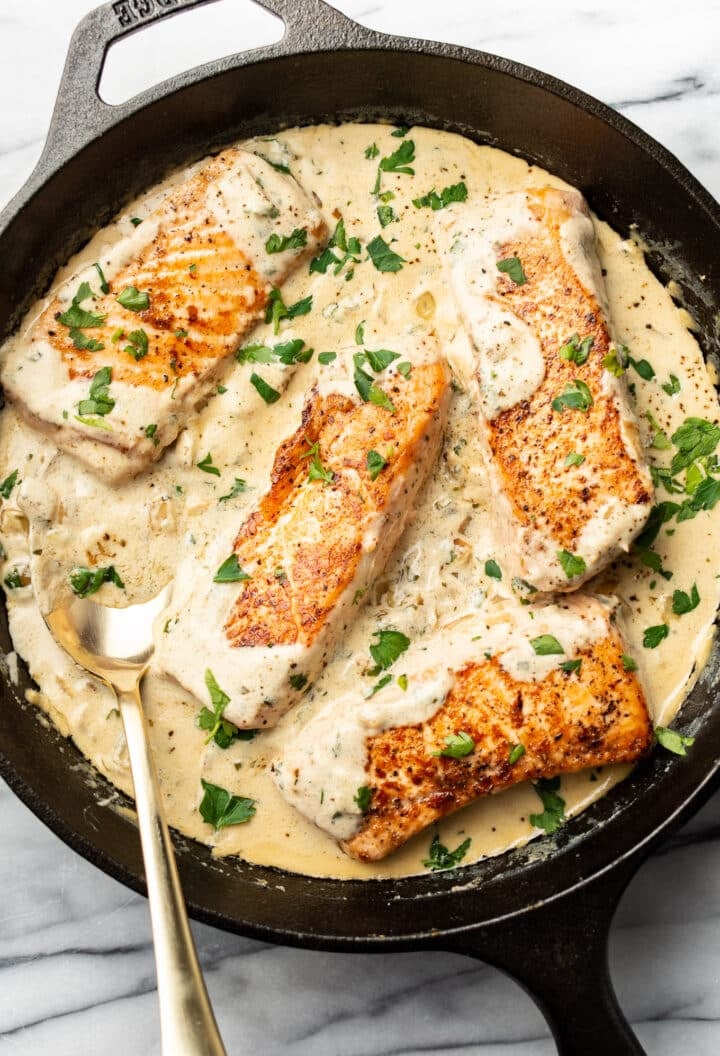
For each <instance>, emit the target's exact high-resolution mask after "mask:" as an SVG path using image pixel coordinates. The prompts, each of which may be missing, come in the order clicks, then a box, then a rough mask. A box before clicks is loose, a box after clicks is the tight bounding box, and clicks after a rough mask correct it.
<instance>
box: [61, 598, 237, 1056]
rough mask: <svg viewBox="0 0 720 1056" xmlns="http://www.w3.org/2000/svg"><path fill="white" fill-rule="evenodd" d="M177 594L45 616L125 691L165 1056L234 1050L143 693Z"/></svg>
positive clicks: (85, 662) (210, 1055)
mask: <svg viewBox="0 0 720 1056" xmlns="http://www.w3.org/2000/svg"><path fill="white" fill-rule="evenodd" d="M170 593H171V586H170V585H168V586H167V587H165V588H164V589H163V590H161V591H160V592H159V594H156V595H155V597H154V598H151V599H150V601H147V602H144V603H142V604H139V605H128V606H127V607H125V608H122V609H116V608H110V607H108V606H105V605H100V604H99V603H98V602H97V601H96V600H90V599H88V598H81V597H77V598H73V599H71V600H70V601H69V602H68V603H67V604H66V605H64V606H60V607H58V608H56V609H54V610H53V611H52V612H50V613H49V614H48V615H46V616H45V622H46V623H47V625H48V628H49V629H50V632H51V634H52V635H53V637H54V638H55V640H56V641H57V642H58V644H59V645H61V646H62V648H63V649H64V650H65V651H66V652H67V653H68V654H69V655H70V656H71V657H72V658H73V660H74V661H75V662H76V663H77V664H79V665H80V666H81V667H83V668H85V670H87V671H90V672H91V674H93V675H96V676H97V677H98V678H100V679H102V681H103V682H105V684H106V685H107V686H109V687H110V688H111V689H112V690H113V691H114V692H115V694H116V696H117V701H118V707H119V710H120V714H121V716H122V721H123V725H124V728H125V739H126V741H127V748H128V756H129V758H130V769H131V771H132V779H133V786H134V789H135V806H136V810H137V817H138V828H139V829H140V841H141V844H142V852H143V861H144V864H145V879H146V882H147V892H148V901H149V903H150V919H151V923H152V932H153V942H154V946H155V965H156V969H157V985H158V1000H159V1004H160V1027H161V1035H162V1052H163V1056H226V1054H225V1048H224V1046H223V1043H222V1039H221V1037H220V1033H219V1031H218V1028H217V1024H216V1022H215V1017H214V1015H213V1011H212V1006H211V1004H210V999H209V997H208V994H207V990H206V988H205V982H204V980H203V976H202V972H201V970H200V965H199V963H198V959H197V952H196V950H195V943H194V941H193V937H192V933H191V931H190V925H189V923H188V918H187V911H186V909H185V902H184V899H183V895H182V890H181V887H180V878H179V876H178V871H177V865H176V864H175V854H174V851H173V846H172V841H171V839H170V832H169V829H168V826H167V822H166V821H165V817H164V814H163V807H162V797H161V795H160V789H159V786H158V781H157V775H156V773H155V766H154V764H153V759H152V750H151V747H150V741H149V737H148V729H147V723H146V721H145V713H144V711H143V706H142V701H141V699H140V682H141V680H142V677H143V675H144V674H145V671H146V670H147V666H148V664H149V662H150V659H151V657H152V654H153V652H154V649H155V643H154V640H153V625H154V623H155V619H156V618H157V617H158V616H159V615H160V613H161V612H162V611H163V609H164V608H165V607H166V605H167V603H168V601H169V600H170Z"/></svg>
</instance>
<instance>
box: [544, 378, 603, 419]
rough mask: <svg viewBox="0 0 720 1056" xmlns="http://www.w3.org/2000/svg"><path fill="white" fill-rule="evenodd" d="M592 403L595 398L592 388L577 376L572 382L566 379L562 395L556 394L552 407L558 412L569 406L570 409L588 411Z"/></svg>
mask: <svg viewBox="0 0 720 1056" xmlns="http://www.w3.org/2000/svg"><path fill="white" fill-rule="evenodd" d="M592 405H593V398H592V394H591V392H590V389H589V388H588V387H587V385H586V384H585V382H584V381H580V379H579V378H575V379H574V380H573V381H572V382H569V381H566V382H565V388H564V389H563V391H562V393H561V395H560V396H556V397H555V399H554V400H553V401H552V409H553V410H554V411H558V412H559V411H563V410H565V408H566V407H567V408H568V409H569V410H573V411H583V412H585V413H587V412H588V411H589V410H590V408H591V407H592Z"/></svg>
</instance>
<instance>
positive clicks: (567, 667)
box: [559, 657, 582, 675]
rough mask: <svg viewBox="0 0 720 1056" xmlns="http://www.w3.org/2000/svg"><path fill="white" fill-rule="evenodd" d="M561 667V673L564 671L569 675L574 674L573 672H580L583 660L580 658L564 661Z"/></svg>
mask: <svg viewBox="0 0 720 1056" xmlns="http://www.w3.org/2000/svg"><path fill="white" fill-rule="evenodd" d="M559 666H560V670H561V671H564V672H565V673H566V674H568V675H569V674H572V672H573V671H579V670H580V668H581V667H582V658H580V657H578V659H577V660H563V662H562V663H561V664H560V665H559Z"/></svg>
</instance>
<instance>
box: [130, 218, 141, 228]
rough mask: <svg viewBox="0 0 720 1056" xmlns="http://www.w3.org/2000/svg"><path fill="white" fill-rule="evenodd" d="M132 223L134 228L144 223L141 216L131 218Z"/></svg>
mask: <svg viewBox="0 0 720 1056" xmlns="http://www.w3.org/2000/svg"><path fill="white" fill-rule="evenodd" d="M130 223H131V224H132V225H133V227H139V225H140V224H141V223H142V220H141V219H140V217H139V216H131V217H130Z"/></svg>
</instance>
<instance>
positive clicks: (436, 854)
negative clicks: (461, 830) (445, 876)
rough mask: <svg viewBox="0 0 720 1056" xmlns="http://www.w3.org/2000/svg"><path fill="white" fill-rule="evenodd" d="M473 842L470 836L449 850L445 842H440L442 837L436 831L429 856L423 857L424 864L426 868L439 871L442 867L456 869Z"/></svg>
mask: <svg viewBox="0 0 720 1056" xmlns="http://www.w3.org/2000/svg"><path fill="white" fill-rule="evenodd" d="M471 842H472V840H471V839H470V837H469V836H468V838H467V839H466V840H463V842H462V843H461V844H460V845H459V847H456V848H455V850H454V851H449V850H448V849H447V847H446V846H445V845H444V844H442V843H440V837H439V835H438V834H437V833H435V835H434V836H433V841H432V843H431V844H430V851H429V853H428V857H427V858H423V863H422V864H423V865H424V866H425V868H426V869H432V870H433V872H438V871H439V870H440V869H454V868H455V866H456V865H459V864H460V862H461V861H462V860H463V858H464V857H465V855H466V854H467V852H468V850H469V848H470V844H471Z"/></svg>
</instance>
